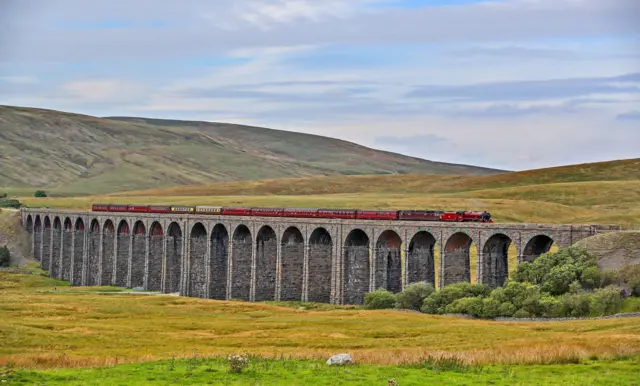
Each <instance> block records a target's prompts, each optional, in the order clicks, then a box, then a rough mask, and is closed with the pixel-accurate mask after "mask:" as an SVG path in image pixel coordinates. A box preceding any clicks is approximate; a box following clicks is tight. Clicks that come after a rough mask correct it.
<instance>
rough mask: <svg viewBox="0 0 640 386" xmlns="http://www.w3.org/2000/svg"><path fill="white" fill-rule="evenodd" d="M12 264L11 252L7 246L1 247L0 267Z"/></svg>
mask: <svg viewBox="0 0 640 386" xmlns="http://www.w3.org/2000/svg"><path fill="white" fill-rule="evenodd" d="M10 264H11V252H9V248H7V247H6V246H4V247H0V267H8V266H9V265H10Z"/></svg>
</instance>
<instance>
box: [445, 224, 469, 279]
mask: <svg viewBox="0 0 640 386" xmlns="http://www.w3.org/2000/svg"><path fill="white" fill-rule="evenodd" d="M472 243H473V239H471V237H469V235H467V234H466V233H462V232H458V233H455V234H453V235H452V236H451V237H449V239H448V240H447V242H446V243H445V246H444V251H443V255H444V256H443V257H444V258H443V259H442V260H443V265H444V266H443V267H442V268H443V270H444V274H443V277H442V285H443V286H445V287H446V286H448V285H449V284H454V283H459V282H468V283H470V282H471V261H470V254H469V252H470V249H471V244H472Z"/></svg>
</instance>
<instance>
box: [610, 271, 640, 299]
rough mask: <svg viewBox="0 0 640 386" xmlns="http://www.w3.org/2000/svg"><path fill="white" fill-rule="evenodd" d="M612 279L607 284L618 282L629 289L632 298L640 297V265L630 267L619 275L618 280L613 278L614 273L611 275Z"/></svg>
mask: <svg viewBox="0 0 640 386" xmlns="http://www.w3.org/2000/svg"><path fill="white" fill-rule="evenodd" d="M609 276H610V277H611V279H610V280H609V282H608V283H607V285H608V284H610V283H613V282H617V283H618V284H619V285H621V286H624V287H627V288H629V291H631V296H640V264H634V265H628V266H626V267H624V268H622V269H620V271H618V273H617V275H616V276H617V278H615V279H614V278H613V277H614V275H613V273H609Z"/></svg>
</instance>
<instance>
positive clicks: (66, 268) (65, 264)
mask: <svg viewBox="0 0 640 386" xmlns="http://www.w3.org/2000/svg"><path fill="white" fill-rule="evenodd" d="M62 229H63V231H62V263H61V268H62V272H61V274H62V280H67V281H71V264H72V261H73V223H72V222H71V219H70V218H69V217H67V218H65V219H64V223H63V225H62Z"/></svg>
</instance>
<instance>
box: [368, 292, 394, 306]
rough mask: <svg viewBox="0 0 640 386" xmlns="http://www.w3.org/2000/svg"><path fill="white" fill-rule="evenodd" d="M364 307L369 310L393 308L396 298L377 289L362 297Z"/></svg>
mask: <svg viewBox="0 0 640 386" xmlns="http://www.w3.org/2000/svg"><path fill="white" fill-rule="evenodd" d="M364 305H365V308H367V309H370V310H380V309H384V308H393V307H395V305H396V296H395V295H394V294H392V293H391V292H389V291H387V290H385V289H379V290H377V291H374V292H369V293H367V294H365V295H364Z"/></svg>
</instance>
